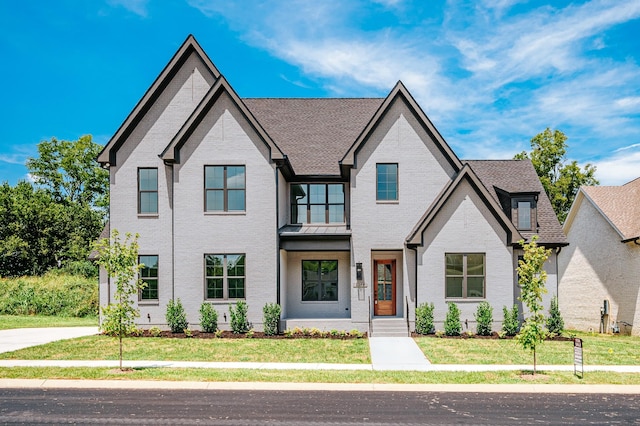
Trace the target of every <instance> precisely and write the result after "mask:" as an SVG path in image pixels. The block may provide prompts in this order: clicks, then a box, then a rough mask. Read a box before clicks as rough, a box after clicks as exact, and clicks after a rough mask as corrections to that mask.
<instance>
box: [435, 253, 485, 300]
mask: <svg viewBox="0 0 640 426" xmlns="http://www.w3.org/2000/svg"><path fill="white" fill-rule="evenodd" d="M445 268H446V270H445V297H447V298H467V297H477V298H484V297H485V293H484V292H485V285H484V277H485V270H484V269H485V268H484V253H446V254H445Z"/></svg>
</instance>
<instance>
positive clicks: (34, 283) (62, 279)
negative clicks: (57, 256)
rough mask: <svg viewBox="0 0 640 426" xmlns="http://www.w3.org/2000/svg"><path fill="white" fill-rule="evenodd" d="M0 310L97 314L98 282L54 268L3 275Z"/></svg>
mask: <svg viewBox="0 0 640 426" xmlns="http://www.w3.org/2000/svg"><path fill="white" fill-rule="evenodd" d="M0 314H3V315H55V316H60V317H86V316H96V315H98V282H97V280H96V279H93V278H85V277H83V276H81V275H70V274H67V273H61V272H58V271H51V272H48V273H47V274H45V275H43V276H40V277H22V278H11V279H9V278H0Z"/></svg>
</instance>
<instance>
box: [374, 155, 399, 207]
mask: <svg viewBox="0 0 640 426" xmlns="http://www.w3.org/2000/svg"><path fill="white" fill-rule="evenodd" d="M376 200H378V201H397V200H398V164H397V163H378V164H376Z"/></svg>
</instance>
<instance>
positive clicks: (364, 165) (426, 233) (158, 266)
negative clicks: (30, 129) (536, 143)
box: [99, 36, 567, 335]
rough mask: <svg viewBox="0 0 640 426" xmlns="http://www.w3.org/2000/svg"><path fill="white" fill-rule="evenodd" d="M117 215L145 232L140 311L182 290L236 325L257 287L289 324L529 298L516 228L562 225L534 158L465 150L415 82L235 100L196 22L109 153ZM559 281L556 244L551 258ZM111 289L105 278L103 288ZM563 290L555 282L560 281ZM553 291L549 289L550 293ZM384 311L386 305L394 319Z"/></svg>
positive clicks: (194, 320) (497, 312)
mask: <svg viewBox="0 0 640 426" xmlns="http://www.w3.org/2000/svg"><path fill="white" fill-rule="evenodd" d="M99 161H100V163H102V164H103V165H104V166H105V167H107V168H108V169H109V171H110V176H111V186H110V191H111V192H110V194H111V207H110V224H111V228H112V229H118V230H119V231H120V232H121V233H124V232H137V233H139V234H140V239H139V244H140V261H141V262H142V263H144V264H145V265H146V267H145V268H144V269H143V271H142V278H143V279H144V280H145V281H146V282H147V284H148V286H147V288H146V289H145V290H143V291H142V292H141V293H140V295H139V299H138V306H139V308H140V312H141V317H140V320H139V321H140V325H141V326H146V327H148V326H152V325H158V326H166V321H165V312H166V305H167V303H168V301H169V300H171V299H178V298H180V300H181V301H182V303H183V304H184V306H185V308H186V312H187V316H188V321H189V323H190V324H191V326H193V327H196V328H197V324H198V322H199V317H198V309H199V307H200V305H201V304H202V303H203V302H206V303H211V304H213V305H214V306H215V307H216V309H217V310H218V314H219V319H220V325H221V327H222V328H228V320H229V313H228V308H229V305H230V304H233V303H235V302H236V301H237V300H244V301H246V302H247V304H248V306H249V320H250V321H251V322H252V323H253V325H254V326H255V327H256V329H258V330H259V329H261V328H262V308H263V306H264V305H265V304H266V303H270V302H276V303H279V304H280V305H281V306H282V327H283V328H292V327H295V326H306V327H318V328H324V329H326V330H330V329H341V330H350V329H354V328H356V329H360V330H363V331H371V327H372V326H373V327H374V330H373V333H374V335H375V333H376V331H375V328H376V327H378V326H380V329H382V326H383V325H389V324H390V323H396V324H397V325H399V327H400V329H401V330H404V333H406V332H407V328H410V329H413V326H414V322H415V308H416V306H417V305H418V304H421V303H424V302H433V303H435V306H436V309H435V319H436V327H437V328H438V329H442V328H443V326H442V324H443V321H444V317H445V313H446V311H447V303H448V302H455V303H458V304H459V306H460V309H461V312H462V316H461V319H462V321H463V322H465V321H467V323H468V326H469V328H470V329H471V328H472V327H474V324H475V322H474V313H475V312H476V308H477V305H478V303H479V302H481V301H488V302H490V303H491V305H492V306H493V307H494V319H495V322H494V328H496V329H499V327H500V323H501V320H502V307H503V306H505V305H506V306H509V307H511V306H512V305H513V304H514V303H517V296H518V290H517V288H518V287H517V277H516V272H515V269H516V266H517V260H518V256H519V255H520V254H521V253H522V250H521V249H520V248H519V245H518V243H517V242H518V241H519V240H520V239H522V238H525V239H528V238H530V237H531V236H532V235H533V234H536V233H537V234H538V235H540V241H541V243H542V244H544V245H546V246H548V247H551V248H554V249H555V250H557V249H558V248H560V247H562V246H565V245H566V244H567V243H566V239H565V237H564V235H563V233H562V229H561V227H560V224H559V223H558V221H557V219H556V216H555V214H554V213H553V210H552V208H551V205H550V203H549V200H548V199H547V196H546V195H545V193H544V190H543V188H542V185H541V184H540V181H539V179H538V177H537V175H536V173H535V171H534V169H533V166H532V165H531V163H530V162H529V161H528V160H526V161H516V160H498V161H462V160H460V159H459V158H458V157H457V156H456V155H455V153H454V152H453V151H452V150H451V148H450V147H449V145H447V143H446V142H445V141H444V139H443V138H442V136H441V135H440V133H439V132H438V130H437V129H436V128H435V127H434V126H433V124H432V123H431V121H430V120H429V118H427V116H426V115H425V114H424V112H423V111H422V109H421V108H420V106H419V105H418V104H417V103H416V101H415V100H414V99H413V97H412V96H411V95H410V93H409V92H408V90H407V89H406V88H405V86H404V85H403V84H402V83H400V82H398V84H397V85H396V86H395V87H394V88H393V89H392V90H391V92H390V93H389V95H388V96H387V97H386V98H382V99H344V98H341V99H247V98H240V97H239V96H238V94H237V93H236V92H235V91H234V90H233V88H232V87H231V86H230V85H229V83H228V82H227V80H226V79H225V78H224V77H223V76H222V75H220V73H219V71H218V70H217V68H216V67H215V66H214V65H213V63H212V62H211V60H210V59H209V58H208V57H207V56H206V54H205V53H204V52H203V50H202V48H201V47H200V46H199V45H198V43H197V42H196V41H195V39H194V38H193V37H192V36H189V37H188V38H187V40H186V41H185V43H184V44H183V45H182V47H180V49H179V50H178V52H177V53H176V54H175V56H174V57H173V58H172V59H171V61H170V62H169V64H168V65H167V66H166V68H165V69H164V70H163V71H162V73H161V74H160V76H159V77H158V78H157V79H156V81H155V82H154V83H153V85H152V86H151V88H149V90H148V91H147V92H146V93H145V95H144V96H143V98H142V99H141V100H140V102H139V103H138V104H137V105H136V107H135V108H134V110H133V111H132V112H131V113H130V114H129V116H128V117H127V119H126V120H125V122H124V123H123V124H122V126H121V127H120V128H119V129H118V131H117V132H116V134H115V135H114V136H113V138H112V139H111V140H110V141H109V143H108V144H107V146H106V147H105V148H104V150H103V151H102V153H101V154H100V156H99ZM546 267H547V271H548V273H549V281H548V287H549V288H550V290H551V291H550V293H551V294H555V292H556V287H557V280H556V276H557V275H556V257H555V251H554V253H553V254H552V256H551V258H550V260H549V262H548V263H547V265H546ZM112 294H113V288H111V287H110V283H109V282H108V280H107V279H106V278H105V277H104V275H103V277H102V279H101V284H100V303H101V305H104V304H106V303H108V302H109V301H110V300H111V298H112ZM549 297H550V296H549ZM546 304H547V305H548V300H547V301H546ZM381 320H387V321H385V323H386V324H385V323H382V322H381Z"/></svg>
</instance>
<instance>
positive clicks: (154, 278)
mask: <svg viewBox="0 0 640 426" xmlns="http://www.w3.org/2000/svg"><path fill="white" fill-rule="evenodd" d="M138 263H140V264H142V265H144V266H143V267H142V269H140V279H141V280H142V281H143V282H144V283H145V286H144V288H143V289H142V290H140V300H158V256H138Z"/></svg>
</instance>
